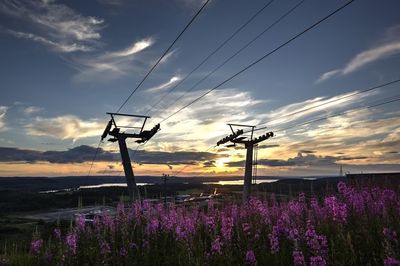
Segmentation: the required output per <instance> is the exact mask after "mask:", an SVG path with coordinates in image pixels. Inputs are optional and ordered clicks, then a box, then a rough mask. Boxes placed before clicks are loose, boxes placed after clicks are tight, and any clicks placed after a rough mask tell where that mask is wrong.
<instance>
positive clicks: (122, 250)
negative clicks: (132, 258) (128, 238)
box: [119, 247, 128, 257]
mask: <svg viewBox="0 0 400 266" xmlns="http://www.w3.org/2000/svg"><path fill="white" fill-rule="evenodd" d="M119 255H120V256H121V257H126V256H128V251H127V250H126V249H125V248H124V247H122V248H121V249H120V250H119Z"/></svg>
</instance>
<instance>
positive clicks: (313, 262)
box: [310, 256, 326, 266]
mask: <svg viewBox="0 0 400 266" xmlns="http://www.w3.org/2000/svg"><path fill="white" fill-rule="evenodd" d="M310 266H326V261H325V260H324V258H322V257H321V256H313V257H311V258H310Z"/></svg>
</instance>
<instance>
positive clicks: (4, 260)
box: [0, 258, 10, 266]
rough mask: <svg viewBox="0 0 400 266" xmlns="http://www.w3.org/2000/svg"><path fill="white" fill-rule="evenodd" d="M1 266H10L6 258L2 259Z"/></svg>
mask: <svg viewBox="0 0 400 266" xmlns="http://www.w3.org/2000/svg"><path fill="white" fill-rule="evenodd" d="M0 265H1V266H9V265H10V261H9V260H8V259H7V258H3V259H2V260H1V264H0Z"/></svg>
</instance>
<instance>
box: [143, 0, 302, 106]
mask: <svg viewBox="0 0 400 266" xmlns="http://www.w3.org/2000/svg"><path fill="white" fill-rule="evenodd" d="M303 1H304V0H303ZM272 2H274V0H270V1H269V2H268V3H266V4H265V5H264V6H263V7H262V8H261V9H259V10H258V11H257V12H256V13H255V14H253V15H252V16H251V17H250V18H249V19H248V20H247V21H246V22H245V23H244V24H243V25H241V26H240V27H239V28H238V29H236V30H235V31H234V32H233V33H232V34H231V35H230V36H229V37H228V38H227V39H226V40H225V41H223V42H222V43H221V44H220V45H219V46H218V47H217V48H216V49H215V50H214V51H212V52H211V53H210V54H209V55H208V56H207V57H206V58H204V59H203V60H202V61H201V62H200V64H198V65H197V66H196V67H195V68H194V69H193V70H192V71H190V72H189V74H187V75H186V76H185V77H184V78H183V79H181V80H180V81H179V82H178V83H177V84H176V85H175V86H174V87H172V88H171V89H170V90H169V91H168V92H166V93H165V94H164V95H163V96H162V97H161V98H160V99H159V100H158V101H157V102H156V103H155V104H153V105H152V106H151V107H150V108H149V109H148V110H147V112H146V114H147V113H149V112H150V111H151V110H152V109H153V108H154V107H156V106H157V105H158V104H159V103H160V102H161V101H162V100H164V99H165V98H166V97H168V95H169V94H171V93H172V92H173V91H174V90H175V89H176V88H177V87H178V86H179V85H181V84H182V83H183V82H184V81H185V80H187V79H188V78H189V77H190V76H191V75H192V74H193V73H194V72H195V71H196V70H197V69H199V68H200V67H201V66H202V65H203V64H204V63H205V62H207V61H208V59H210V58H211V57H212V56H213V55H214V54H216V53H217V52H218V51H219V50H220V49H221V48H222V47H224V46H225V44H227V43H228V42H229V41H230V40H232V39H233V37H235V36H236V35H237V34H238V33H239V32H240V31H241V30H242V29H244V28H245V27H246V26H247V25H248V24H249V23H250V22H251V21H253V20H254V19H255V18H256V17H257V16H258V15H259V14H261V12H262V11H264V10H265V9H266V8H267V7H268V6H270V5H271V4H272Z"/></svg>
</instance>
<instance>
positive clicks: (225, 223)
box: [221, 214, 233, 241]
mask: <svg viewBox="0 0 400 266" xmlns="http://www.w3.org/2000/svg"><path fill="white" fill-rule="evenodd" d="M232 231H233V219H232V217H228V216H226V215H224V214H223V215H222V218H221V234H222V238H223V239H224V240H225V241H230V240H231V238H232Z"/></svg>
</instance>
